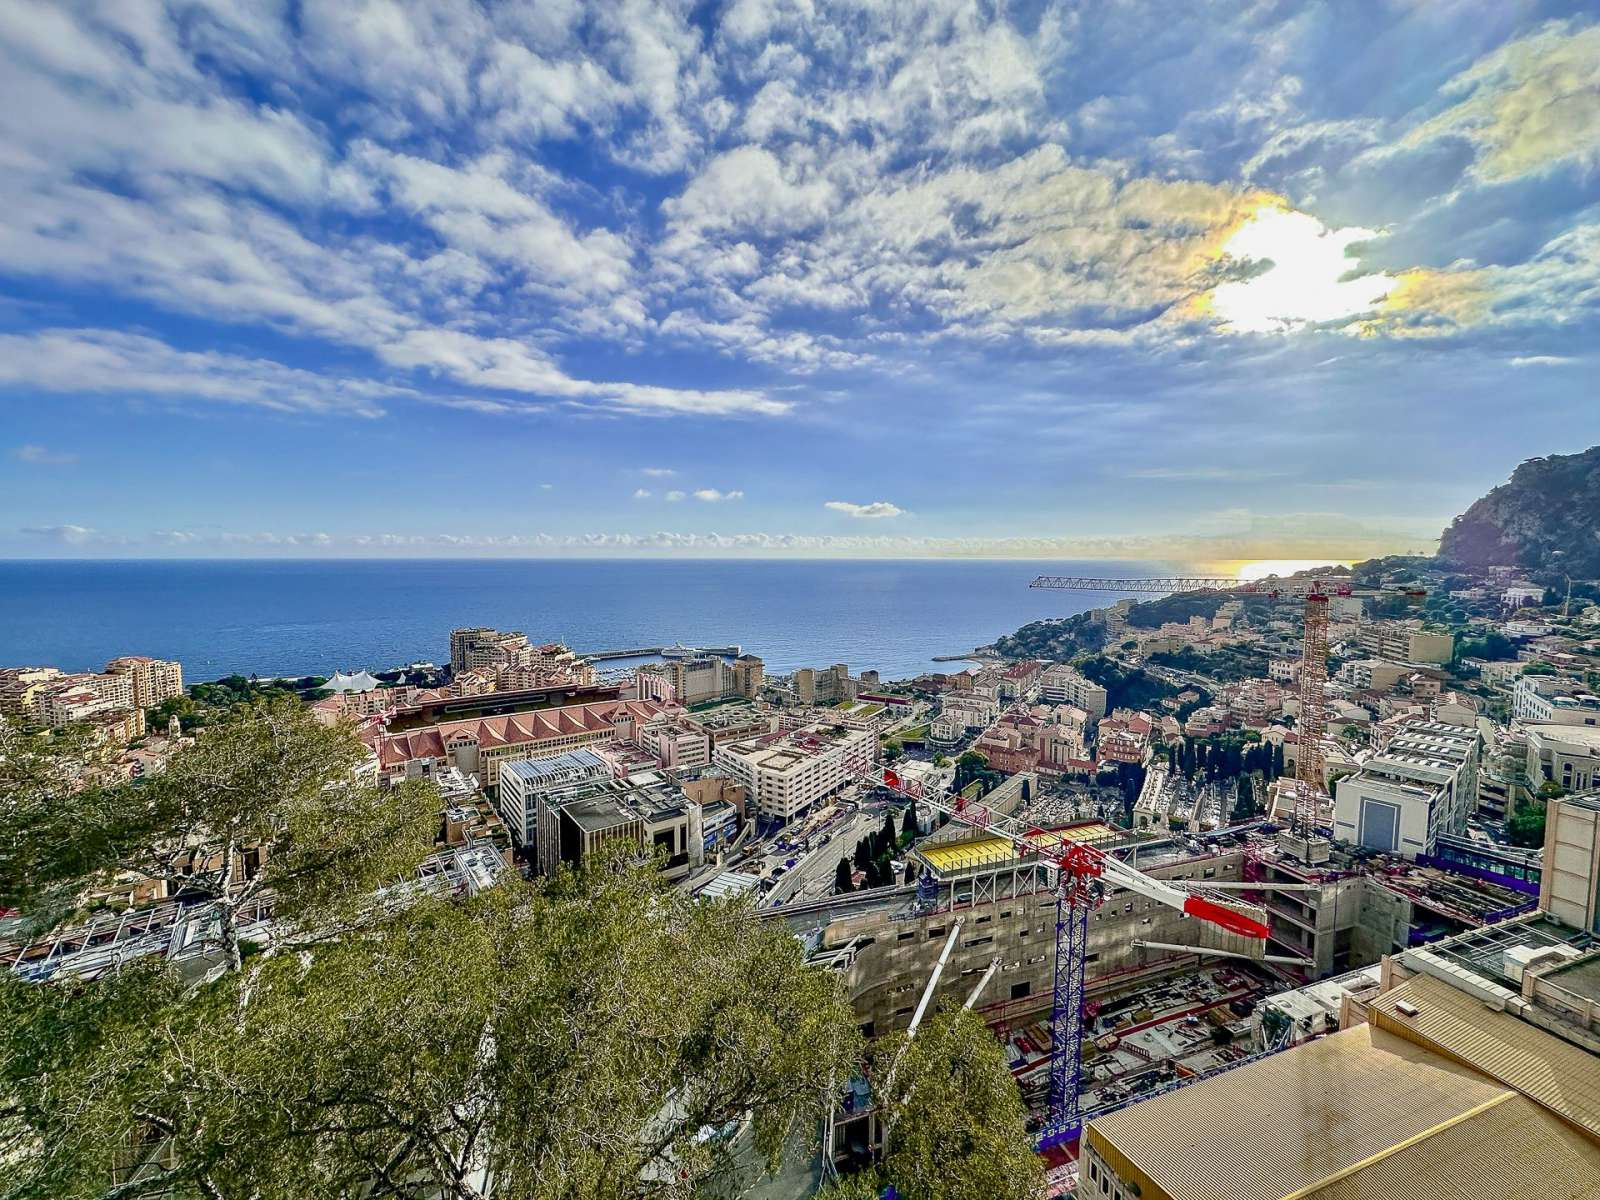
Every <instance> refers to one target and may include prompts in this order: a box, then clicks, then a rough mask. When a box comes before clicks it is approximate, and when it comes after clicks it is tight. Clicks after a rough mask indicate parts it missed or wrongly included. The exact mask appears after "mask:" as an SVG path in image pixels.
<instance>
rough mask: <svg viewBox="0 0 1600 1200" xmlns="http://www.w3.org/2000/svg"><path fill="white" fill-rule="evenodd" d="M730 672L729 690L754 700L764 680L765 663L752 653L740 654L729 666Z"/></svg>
mask: <svg viewBox="0 0 1600 1200" xmlns="http://www.w3.org/2000/svg"><path fill="white" fill-rule="evenodd" d="M729 671H730V672H731V674H732V680H731V685H730V689H729V690H730V691H732V692H733V694H734V695H735V696H742V697H744V698H745V699H746V700H754V699H756V698H758V697H759V696H760V695H761V685H762V684H763V683H764V682H765V681H766V674H767V665H766V663H764V662H762V661H761V659H759V658H757V657H756V656H755V655H754V654H741V655H739V657H738V658H736V659H734V660H733V666H732V667H730V668H729Z"/></svg>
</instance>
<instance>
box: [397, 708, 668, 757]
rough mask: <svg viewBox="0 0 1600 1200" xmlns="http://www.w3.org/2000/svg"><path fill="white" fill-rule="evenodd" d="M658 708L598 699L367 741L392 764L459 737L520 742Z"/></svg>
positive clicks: (435, 753)
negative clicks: (587, 702) (591, 701)
mask: <svg viewBox="0 0 1600 1200" xmlns="http://www.w3.org/2000/svg"><path fill="white" fill-rule="evenodd" d="M664 711H666V710H665V708H664V707H663V706H662V705H660V704H657V703H655V702H654V701H652V700H603V701H597V702H595V703H593V704H568V705H563V706H562V707H560V708H549V709H542V710H539V711H536V712H526V713H511V714H509V715H507V716H502V717H478V718H469V719H467V720H463V721H446V722H443V723H442V724H439V725H430V726H428V727H427V728H425V729H414V730H411V731H409V732H406V733H384V732H382V731H381V730H377V731H374V733H373V734H372V739H373V740H372V741H371V742H369V744H371V745H373V748H374V749H375V750H376V751H377V752H378V761H379V763H380V764H382V765H383V766H385V767H394V766H402V765H404V764H405V763H407V762H410V761H411V760H412V759H416V758H442V757H443V756H444V753H445V744H446V743H447V742H451V741H456V740H459V739H461V738H466V739H469V740H472V741H476V742H477V743H478V745H479V746H480V747H488V746H509V745H521V744H523V743H526V742H542V741H546V740H548V739H550V738H558V737H568V736H571V735H573V734H579V733H588V732H594V731H597V730H602V729H605V728H608V727H610V726H612V725H614V724H615V723H616V722H617V721H618V720H621V719H624V718H631V719H632V720H634V721H635V722H639V721H645V720H648V719H649V718H651V717H653V716H656V715H657V714H659V713H662V712H664Z"/></svg>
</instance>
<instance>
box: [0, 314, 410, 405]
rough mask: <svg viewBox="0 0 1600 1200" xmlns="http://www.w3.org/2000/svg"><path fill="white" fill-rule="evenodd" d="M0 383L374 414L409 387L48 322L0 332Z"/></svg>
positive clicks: (12, 385)
mask: <svg viewBox="0 0 1600 1200" xmlns="http://www.w3.org/2000/svg"><path fill="white" fill-rule="evenodd" d="M0 387H6V388H12V389H17V390H24V391H26V390H29V389H36V390H39V391H47V392H69V393H104V394H127V395H135V396H147V397H152V398H159V399H167V400H210V401H217V402H220V403H227V404H247V405H255V406H258V407H262V408H273V409H278V410H280V411H284V412H323V413H346V414H350V415H355V416H363V417H374V416H378V415H380V414H381V413H382V412H383V408H382V405H381V401H383V400H387V399H390V398H393V397H395V396H399V395H402V394H405V393H404V389H400V388H395V387H390V386H386V385H384V384H379V383H374V382H372V381H371V380H366V379H348V378H342V377H339V376H330V375H319V374H317V373H316V372H313V371H303V370H299V369H298V368H294V367H286V366H284V365H283V364H282V363H277V362H273V361H271V360H270V359H264V358H246V357H244V356H243V355H236V354H224V353H220V352H217V351H186V350H178V349H175V348H174V347H172V346H169V345H167V344H166V343H165V342H161V341H157V340H156V339H155V338H152V337H145V336H143V335H142V334H134V333H117V332H114V331H112V330H106V329H47V330H44V331H42V332H39V333H29V334H0Z"/></svg>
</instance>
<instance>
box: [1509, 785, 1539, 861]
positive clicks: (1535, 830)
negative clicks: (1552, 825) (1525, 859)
mask: <svg viewBox="0 0 1600 1200" xmlns="http://www.w3.org/2000/svg"><path fill="white" fill-rule="evenodd" d="M1542 790H1543V789H1541V791H1542ZM1545 813H1546V806H1545V803H1544V802H1543V801H1542V800H1530V801H1529V802H1528V803H1527V804H1524V805H1523V806H1522V807H1520V808H1519V809H1517V811H1516V812H1514V813H1512V814H1511V818H1510V819H1509V820H1508V821H1507V822H1506V840H1507V841H1509V842H1510V843H1511V844H1512V845H1513V846H1524V847H1528V848H1537V847H1540V846H1543V845H1544V823H1545Z"/></svg>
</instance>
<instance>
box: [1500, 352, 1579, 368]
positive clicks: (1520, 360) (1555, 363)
mask: <svg viewBox="0 0 1600 1200" xmlns="http://www.w3.org/2000/svg"><path fill="white" fill-rule="evenodd" d="M1577 361H1578V360H1577V359H1575V358H1572V357H1570V356H1569V355H1565V354H1519V355H1517V356H1516V357H1515V358H1513V359H1512V360H1511V365H1512V366H1513V367H1566V366H1571V365H1572V364H1573V363H1575V362H1577Z"/></svg>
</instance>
